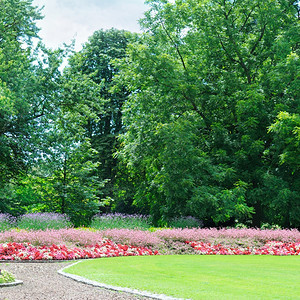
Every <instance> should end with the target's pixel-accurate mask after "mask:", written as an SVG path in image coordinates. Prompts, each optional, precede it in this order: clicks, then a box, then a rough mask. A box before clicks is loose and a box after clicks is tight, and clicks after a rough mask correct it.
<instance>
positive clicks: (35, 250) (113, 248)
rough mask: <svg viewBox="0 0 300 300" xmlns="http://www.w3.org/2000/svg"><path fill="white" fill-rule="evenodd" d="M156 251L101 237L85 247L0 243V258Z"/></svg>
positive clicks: (149, 252)
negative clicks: (101, 238) (100, 239)
mask: <svg viewBox="0 0 300 300" xmlns="http://www.w3.org/2000/svg"><path fill="white" fill-rule="evenodd" d="M156 254H158V251H152V250H151V249H148V248H142V247H135V246H127V245H121V244H116V243H113V242H112V241H110V240H108V239H103V240H102V242H101V243H97V244H95V245H86V246H85V247H80V248H79V247H69V248H68V247H67V246H66V245H56V244H52V245H51V246H33V245H32V244H30V243H4V244H0V260H73V259H84V258H100V257H115V256H138V255H156Z"/></svg>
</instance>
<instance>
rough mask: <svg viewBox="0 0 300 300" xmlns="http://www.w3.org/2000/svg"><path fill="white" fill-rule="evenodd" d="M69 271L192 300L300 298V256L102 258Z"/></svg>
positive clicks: (111, 282) (114, 283)
mask: <svg viewBox="0 0 300 300" xmlns="http://www.w3.org/2000/svg"><path fill="white" fill-rule="evenodd" d="M65 272H68V273H70V274H76V275H79V276H83V277H85V278H88V279H91V280H95V281H98V282H101V283H106V284H110V285H115V286H121V287H130V288H134V289H139V290H146V291H150V292H153V293H163V294H166V295H169V296H175V297H182V298H189V299H264V300H265V299H300V284H299V282H300V257H295V256H204V255H203V256H201V255H182V256H177V255H174V256H171V255H170V256H138V257H116V258H100V259H95V260H85V261H82V262H81V263H79V264H76V265H75V266H71V267H69V268H67V269H66V270H65Z"/></svg>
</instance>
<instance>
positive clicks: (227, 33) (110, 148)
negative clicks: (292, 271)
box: [0, 0, 300, 227]
mask: <svg viewBox="0 0 300 300" xmlns="http://www.w3.org/2000/svg"><path fill="white" fill-rule="evenodd" d="M146 3H147V4H148V5H149V10H148V11H147V12H146V13H145V15H144V18H143V19H142V20H140V24H141V27H142V29H143V33H142V34H133V33H130V32H126V31H123V30H117V29H110V30H98V31H96V32H95V33H94V34H93V35H92V36H91V37H90V38H89V40H88V42H87V43H86V44H85V45H84V46H83V48H82V50H80V51H78V52H74V51H72V50H70V49H57V50H49V49H47V48H46V47H45V46H43V45H42V43H33V41H34V40H38V31H39V29H38V28H37V26H36V21H37V20H39V19H40V18H41V12H40V10H38V9H37V8H36V7H34V6H33V5H32V1H31V0H2V1H0V200H1V201H0V210H1V212H10V213H13V214H15V215H18V214H20V213H24V212H32V211H56V212H62V213H67V214H69V215H70V217H71V219H72V221H73V222H74V223H75V225H76V226H77V225H88V223H89V221H90V220H91V218H92V216H93V215H94V214H95V213H97V212H99V211H103V210H116V211H122V212H142V213H146V214H150V215H151V216H152V218H153V223H154V224H155V225H160V226H164V225H168V223H169V222H170V220H171V219H172V218H174V217H178V216H194V217H196V218H198V219H201V220H202V221H203V223H204V225H205V226H221V225H234V224H236V223H244V224H246V225H249V226H260V225H261V224H262V223H269V224H277V225H280V226H283V227H299V226H300V221H299V220H300V191H299V189H300V176H299V141H300V133H299V132H300V131H299V128H300V117H299V111H300V110H299V104H300V101H299V99H300V97H299V96H300V95H299V86H300V82H299V81H300V80H299V44H300V43H299V42H300V40H299V38H300V36H299V15H300V13H299V11H300V9H299V3H298V1H291V0H251V1H250V0H242V1H236V0H175V1H168V0H147V1H146ZM66 56H68V65H67V66H66V67H65V68H64V70H63V72H61V68H62V67H61V64H62V61H63V57H66Z"/></svg>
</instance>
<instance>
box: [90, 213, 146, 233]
mask: <svg viewBox="0 0 300 300" xmlns="http://www.w3.org/2000/svg"><path fill="white" fill-rule="evenodd" d="M91 227H92V228H95V229H100V230H104V229H122V228H123V229H144V230H147V229H148V228H150V227H151V225H150V220H149V217H148V216H144V215H138V214H135V215H126V214H120V213H114V214H97V215H95V216H94V217H93V219H92V222H91Z"/></svg>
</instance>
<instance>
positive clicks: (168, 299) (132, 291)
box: [57, 260, 185, 300]
mask: <svg viewBox="0 0 300 300" xmlns="http://www.w3.org/2000/svg"><path fill="white" fill-rule="evenodd" d="M80 262H81V260H80V261H77V262H75V263H73V264H71V265H68V266H66V267H64V268H62V269H60V270H58V271H57V273H58V274H60V275H62V276H65V277H68V278H70V279H73V280H75V281H79V282H81V283H85V284H88V285H92V286H95V287H99V288H104V289H108V290H112V291H117V292H124V293H129V294H134V295H138V296H143V297H148V298H152V299H158V300H185V299H184V298H174V297H171V296H167V295H164V294H154V293H151V292H148V291H140V290H136V289H130V288H126V287H119V286H113V285H109V284H105V283H100V282H97V281H94V280H90V279H87V278H85V277H82V276H78V275H74V274H69V273H67V272H65V271H64V270H65V269H67V268H69V267H72V266H74V265H76V264H78V263H80Z"/></svg>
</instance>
